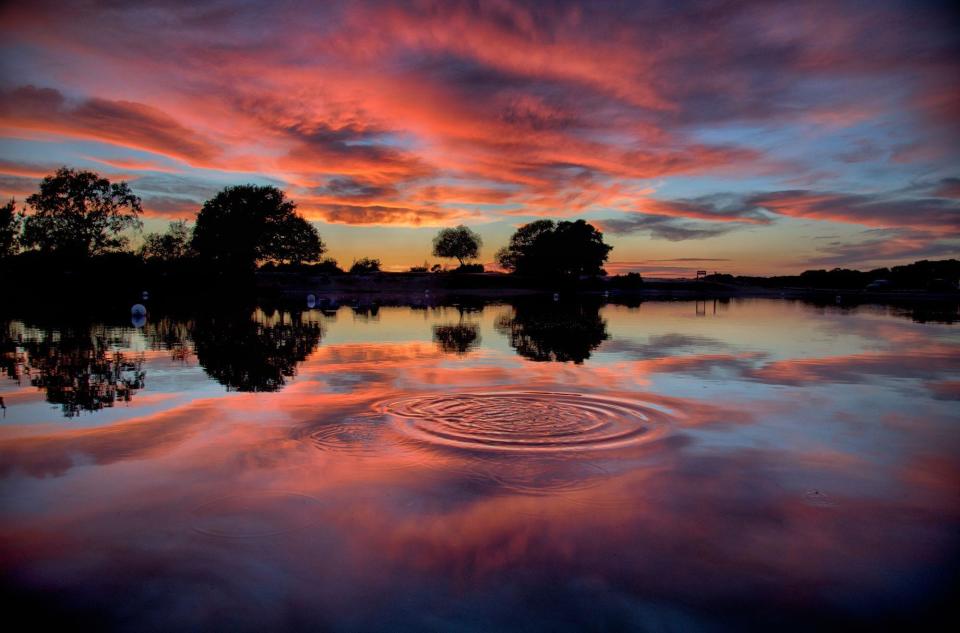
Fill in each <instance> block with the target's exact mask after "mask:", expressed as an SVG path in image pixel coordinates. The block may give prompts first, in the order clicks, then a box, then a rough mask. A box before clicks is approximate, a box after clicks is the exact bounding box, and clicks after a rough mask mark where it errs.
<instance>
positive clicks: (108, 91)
mask: <svg viewBox="0 0 960 633" xmlns="http://www.w3.org/2000/svg"><path fill="white" fill-rule="evenodd" d="M0 25H2V26H0V29H2V36H3V38H2V45H0V47H2V49H3V56H2V60H0V194H2V195H3V196H4V197H5V198H9V197H11V196H14V197H16V199H17V200H18V201H20V200H22V199H23V198H24V197H25V196H27V195H29V194H30V193H32V192H33V191H34V190H36V187H37V183H38V181H39V179H40V178H42V177H43V176H44V175H46V174H49V173H51V172H52V171H53V170H54V169H56V168H57V167H58V166H60V165H68V166H73V167H82V168H88V169H94V170H96V171H99V172H101V173H102V174H104V175H106V176H108V177H109V178H111V179H118V180H127V181H128V182H129V183H130V184H131V186H132V187H133V189H134V191H135V192H136V193H137V194H138V195H140V196H141V197H142V198H143V203H144V208H145V211H146V215H147V216H148V220H147V222H146V225H147V229H148V230H160V229H162V228H163V227H164V226H165V224H166V222H167V221H169V220H170V219H178V218H188V219H192V218H193V217H194V216H195V214H196V212H197V211H198V210H199V208H200V206H201V205H202V203H203V201H204V200H205V199H207V198H209V197H211V196H212V195H213V194H214V193H215V192H216V191H218V190H219V189H221V188H222V187H224V186H226V185H230V184H243V183H248V182H249V183H258V184H274V185H277V186H279V187H281V188H283V189H284V190H285V191H286V192H287V193H288V195H289V196H290V197H291V198H292V199H293V200H294V201H295V202H296V203H297V205H298V208H299V210H300V211H301V212H302V213H303V214H304V215H305V216H306V217H307V218H308V219H310V220H312V221H314V222H315V223H316V225H317V228H318V229H319V231H320V234H321V236H322V237H323V239H324V241H325V242H326V243H327V245H328V247H329V254H330V255H331V256H333V257H335V258H337V260H339V262H340V263H341V265H343V264H346V265H349V263H350V262H351V260H353V259H355V258H359V257H364V256H372V257H379V258H380V259H381V260H382V261H383V263H384V267H385V268H386V269H388V270H390V269H392V270H403V269H406V268H407V267H409V266H410V265H415V264H420V263H422V262H423V261H424V260H425V259H427V260H429V261H431V262H434V261H437V260H436V258H433V257H431V256H430V241H431V238H432V237H433V235H434V234H435V233H436V231H437V229H438V227H442V226H452V225H456V224H461V223H462V224H467V225H468V226H470V227H472V228H474V229H475V230H476V231H478V232H479V233H480V234H481V235H482V237H483V239H484V248H483V251H482V254H481V255H482V257H481V260H482V261H483V262H485V263H489V262H491V261H492V259H493V253H494V252H495V251H496V250H497V249H498V248H499V247H500V246H503V245H504V244H505V243H506V242H507V240H508V239H509V236H510V234H511V233H512V231H513V230H514V229H515V228H516V227H517V226H519V225H521V224H523V223H526V222H529V221H531V220H534V219H538V218H542V217H549V218H554V219H573V218H585V219H587V220H589V221H590V222H593V223H594V224H596V225H598V226H599V227H601V228H602V229H603V231H604V233H605V236H606V238H607V240H608V242H610V243H611V244H613V246H614V250H613V252H612V254H611V260H610V263H609V265H608V266H607V270H608V271H610V272H615V273H619V272H626V271H630V270H636V271H639V272H642V273H644V274H652V275H657V276H671V275H683V274H688V273H689V272H690V271H691V270H696V269H697V268H706V269H709V270H711V271H713V270H717V271H720V272H731V273H743V274H752V273H758V274H767V273H781V272H797V271H799V270H803V269H805V268H814V267H816V268H822V267H826V268H832V267H834V266H845V267H859V268H867V267H874V266H879V265H887V264H893V263H905V262H909V261H913V260H916V259H921V258H933V259H939V258H946V257H955V256H957V255H958V254H960V14H958V13H957V12H956V11H954V10H951V8H950V7H949V3H922V2H883V1H877V2H840V1H826V2H784V3H778V2H770V1H766V0H765V1H762V2H760V1H758V2H719V1H707V2H698V3H690V5H689V6H684V3H681V2H676V1H663V2H645V3H643V2H622V3H616V2H608V3H607V2H530V3H513V2H507V1H490V2H470V3H467V2H464V3H456V2H409V3H399V2H329V3H319V2H313V3H307V2H303V3H300V2H280V1H278V2H194V1H191V0H182V1H176V0H165V1H164V0H161V1H158V2H152V3H149V4H148V3H137V2H120V1H104V2H96V1H89V2H49V3H48V2H43V1H41V0H36V1H33V2H15V3H14V2H8V3H4V5H3V6H2V9H0Z"/></svg>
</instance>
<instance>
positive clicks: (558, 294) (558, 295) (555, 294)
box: [553, 292, 560, 301]
mask: <svg viewBox="0 0 960 633" xmlns="http://www.w3.org/2000/svg"><path fill="white" fill-rule="evenodd" d="M553 300H554V301H560V293H559V292H555V293H553Z"/></svg>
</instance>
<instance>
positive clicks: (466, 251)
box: [433, 224, 483, 267]
mask: <svg viewBox="0 0 960 633" xmlns="http://www.w3.org/2000/svg"><path fill="white" fill-rule="evenodd" d="M482 245H483V240H482V239H480V236H479V235H477V234H476V233H474V232H473V231H471V230H470V229H468V228H467V227H465V226H464V225H462V224H461V225H460V226H456V227H454V228H452V229H441V230H440V232H439V233H437V236H436V237H435V238H433V254H434V255H435V256H437V257H448V258H451V259H453V258H455V259H456V260H457V261H459V262H460V266H461V267H462V266H463V260H465V259H476V258H477V257H479V256H480V247H481V246H482Z"/></svg>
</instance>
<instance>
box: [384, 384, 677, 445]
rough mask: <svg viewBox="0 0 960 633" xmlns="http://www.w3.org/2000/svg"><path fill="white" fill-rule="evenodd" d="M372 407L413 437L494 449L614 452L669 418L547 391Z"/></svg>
mask: <svg viewBox="0 0 960 633" xmlns="http://www.w3.org/2000/svg"><path fill="white" fill-rule="evenodd" d="M379 408H380V409H381V412H382V413H384V414H386V415H389V416H391V418H392V420H393V422H394V424H395V426H396V428H398V429H399V430H400V431H401V432H403V433H404V434H406V435H408V436H410V437H412V438H414V439H417V440H420V441H423V442H428V443H431V444H442V445H447V446H452V447H460V448H468V449H482V450H500V451H545V452H554V451H564V450H587V449H601V448H615V447H620V446H625V445H629V444H633V443H637V442H641V441H647V440H649V439H651V438H652V437H655V436H658V435H659V434H660V433H662V432H663V431H665V430H666V428H667V426H668V424H669V423H670V421H671V420H672V419H673V416H672V414H671V413H670V412H669V411H667V410H666V409H664V408H662V407H660V406H658V405H655V404H652V403H648V402H643V401H638V400H629V399H622V398H611V397H604V396H595V395H586V394H575V393H553V392H490V393H455V394H435V395H427V396H419V397H412V398H404V399H401V400H395V401H391V402H385V403H381V404H380V405H379Z"/></svg>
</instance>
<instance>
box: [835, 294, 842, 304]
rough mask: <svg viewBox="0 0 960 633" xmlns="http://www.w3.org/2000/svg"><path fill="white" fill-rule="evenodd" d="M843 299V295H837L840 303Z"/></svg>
mask: <svg viewBox="0 0 960 633" xmlns="http://www.w3.org/2000/svg"><path fill="white" fill-rule="evenodd" d="M842 301H843V297H841V296H840V295H837V298H836V302H837V303H840V302H842Z"/></svg>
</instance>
